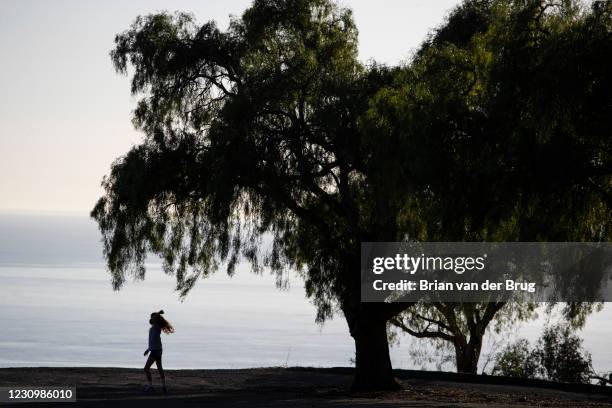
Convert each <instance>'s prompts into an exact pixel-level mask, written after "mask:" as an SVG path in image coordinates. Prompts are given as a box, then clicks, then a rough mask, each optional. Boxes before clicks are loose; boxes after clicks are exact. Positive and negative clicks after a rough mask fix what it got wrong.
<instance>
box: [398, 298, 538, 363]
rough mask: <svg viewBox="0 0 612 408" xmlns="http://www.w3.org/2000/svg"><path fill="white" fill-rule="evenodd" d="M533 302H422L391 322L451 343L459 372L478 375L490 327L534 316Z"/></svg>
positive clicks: (412, 332)
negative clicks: (479, 363) (485, 339)
mask: <svg viewBox="0 0 612 408" xmlns="http://www.w3.org/2000/svg"><path fill="white" fill-rule="evenodd" d="M535 307H536V306H535V304H534V303H519V302H512V303H505V302H490V303H446V302H436V303H419V304H418V305H417V306H416V307H413V308H410V309H408V310H406V311H405V312H403V313H401V314H400V315H398V316H396V317H394V318H393V319H392V320H391V324H392V325H394V326H396V327H398V328H400V329H401V330H402V331H404V332H405V333H407V334H409V335H411V336H414V337H416V338H420V339H429V340H432V341H434V342H438V343H439V342H442V343H447V344H448V345H450V346H451V347H452V348H453V350H454V354H455V367H456V368H457V371H458V372H460V373H472V374H476V372H477V369H478V361H479V359H480V353H481V351H482V346H483V340H484V336H485V334H486V332H487V330H494V331H496V332H497V333H499V332H501V331H504V330H506V329H508V328H509V327H511V326H512V325H513V324H514V323H515V322H516V321H519V320H526V319H529V318H532V317H534V316H535Z"/></svg>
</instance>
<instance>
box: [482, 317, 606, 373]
mask: <svg viewBox="0 0 612 408" xmlns="http://www.w3.org/2000/svg"><path fill="white" fill-rule="evenodd" d="M496 360H497V361H496V364H495V367H494V369H493V374H501V375H506V376H510V377H521V378H534V377H536V376H539V377H540V378H543V379H546V380H549V381H557V382H572V383H589V382H590V379H591V378H592V377H593V376H594V374H593V367H592V364H591V355H590V353H588V352H586V351H584V350H583V349H582V339H581V338H580V337H578V336H577V335H576V334H575V333H574V331H573V330H572V327H571V326H570V325H568V324H556V325H553V326H549V327H546V328H545V329H544V332H543V333H542V335H541V336H540V338H539V339H538V341H537V343H536V345H535V347H534V348H533V349H530V348H529V343H528V342H527V341H526V340H524V339H521V340H519V341H517V342H516V343H514V344H511V345H509V346H507V347H506V348H505V349H504V350H503V351H502V352H501V353H499V354H498V355H497V357H496ZM593 378H597V377H593Z"/></svg>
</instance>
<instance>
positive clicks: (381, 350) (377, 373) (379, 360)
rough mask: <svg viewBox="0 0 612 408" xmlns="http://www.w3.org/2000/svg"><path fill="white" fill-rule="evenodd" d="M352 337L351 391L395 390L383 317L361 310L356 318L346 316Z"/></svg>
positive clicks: (395, 383)
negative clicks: (352, 371) (353, 359)
mask: <svg viewBox="0 0 612 408" xmlns="http://www.w3.org/2000/svg"><path fill="white" fill-rule="evenodd" d="M345 316H346V317H347V322H348V324H349V329H350V332H351V336H352V337H353V339H354V340H355V379H354V381H353V385H352V387H351V389H352V390H354V391H364V390H368V391H372V390H381V391H385V390H398V389H400V388H401V386H400V384H399V383H398V382H397V381H396V380H395V378H394V377H393V371H392V368H391V358H390V357H389V343H388V341H387V321H386V320H385V318H384V317H381V316H378V315H376V314H372V313H367V312H366V311H365V310H363V309H362V310H360V313H358V314H357V315H350V314H347V313H346V312H345Z"/></svg>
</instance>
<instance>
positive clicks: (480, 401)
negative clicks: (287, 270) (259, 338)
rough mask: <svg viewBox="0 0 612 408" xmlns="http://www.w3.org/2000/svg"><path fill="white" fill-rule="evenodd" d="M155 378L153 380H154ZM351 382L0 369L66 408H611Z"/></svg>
mask: <svg viewBox="0 0 612 408" xmlns="http://www.w3.org/2000/svg"><path fill="white" fill-rule="evenodd" d="M153 374H154V381H155V380H156V378H155V374H156V373H155V372H154V373H153ZM351 377H352V374H351V369H343V368H338V369H314V368H286V369H285V368H260V369H248V370H168V371H167V379H168V385H169V393H168V394H167V395H163V394H161V393H160V392H159V390H158V391H157V392H156V393H154V394H144V393H143V392H142V384H143V379H144V375H143V373H142V371H141V370H137V369H124V368H5V369H0V386H3V387H6V386H25V385H36V386H38V385H76V387H77V403H76V404H75V403H66V404H64V405H66V406H70V407H106V406H108V407H113V408H123V407H137V406H146V407H165V406H172V407H220V408H225V407H227V408H233V407H245V406H248V407H290V408H305V407H337V408H339V407H364V408H365V407H478V408H484V407H486V408H494V407H517V406H520V407H610V408H612V393H600V392H599V391H598V389H597V388H595V387H594V388H592V390H593V391H589V389H587V390H586V392H585V390H583V389H581V391H582V392H575V390H573V391H574V392H569V391H563V390H559V389H551V388H545V387H542V386H524V385H516V384H514V385H504V384H501V383H499V382H500V381H499V379H493V378H486V377H476V376H472V377H461V376H456V375H452V374H444V373H424V372H408V371H398V372H397V377H398V379H399V380H400V381H401V382H402V384H403V386H404V388H405V389H404V390H403V391H399V392H393V393H368V394H355V393H350V392H349V391H348V385H349V384H350V381H351ZM483 382H494V383H493V384H492V383H489V384H486V383H483ZM495 383H497V384H495ZM571 388H572V387H567V389H570V390H571ZM587 388H588V387H587ZM58 405H60V404H55V403H53V404H49V403H46V404H27V405H24V404H19V405H18V406H21V407H24V406H28V407H34V406H41V407H49V406H58ZM16 406H17V405H16Z"/></svg>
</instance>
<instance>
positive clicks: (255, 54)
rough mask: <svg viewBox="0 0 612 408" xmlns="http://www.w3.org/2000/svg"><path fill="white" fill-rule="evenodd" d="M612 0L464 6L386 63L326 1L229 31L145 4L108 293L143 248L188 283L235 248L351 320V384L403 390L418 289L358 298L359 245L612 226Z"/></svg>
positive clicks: (128, 61) (107, 199)
mask: <svg viewBox="0 0 612 408" xmlns="http://www.w3.org/2000/svg"><path fill="white" fill-rule="evenodd" d="M610 9H611V8H610V5H609V4H608V3H600V2H596V3H594V4H593V6H592V8H591V10H590V11H585V10H582V9H580V8H579V7H578V6H577V5H576V4H575V3H573V2H569V1H567V2H563V3H559V4H557V3H553V2H551V1H544V0H542V1H535V0H530V1H513V2H504V1H493V0H491V1H487V0H479V1H474V0H472V1H467V2H466V3H464V4H463V5H461V6H460V7H459V8H457V9H456V10H455V11H453V12H452V13H451V15H450V16H449V18H448V20H447V21H446V23H445V24H444V25H442V26H441V27H440V28H439V29H437V30H436V31H434V32H433V33H432V35H431V36H430V38H428V39H427V40H426V41H425V42H424V44H423V46H422V47H421V48H420V50H419V51H418V52H417V53H416V55H415V57H414V59H413V60H412V61H411V62H410V63H408V64H407V65H405V66H401V67H391V68H390V67H385V66H379V65H376V64H372V65H364V64H362V63H361V62H360V61H359V60H358V59H357V45H358V43H357V28H356V27H355V24H354V22H353V19H352V15H351V11H350V10H348V9H346V8H342V7H340V6H338V5H337V4H336V3H334V2H332V1H331V0H255V1H254V3H253V5H252V6H251V7H250V8H249V9H247V10H246V11H245V12H244V14H243V15H242V16H241V17H239V18H234V19H233V20H232V21H231V24H230V25H229V27H228V29H227V30H224V31H222V30H220V29H219V28H218V27H217V26H216V24H215V23H214V22H208V23H205V24H201V25H199V24H198V23H196V21H195V18H194V17H193V16H191V15H189V14H184V13H177V14H168V13H158V14H153V15H149V16H145V17H138V18H137V19H136V21H135V22H134V24H133V25H132V26H131V28H130V29H128V30H127V31H125V32H123V33H121V34H119V35H118V36H117V37H116V39H115V44H116V46H115V48H114V50H113V51H112V52H111V57H112V60H113V63H114V65H115V68H116V69H117V71H119V72H121V73H124V74H129V75H130V76H131V78H132V81H131V83H132V93H133V94H135V95H138V96H139V101H138V104H137V107H136V109H135V111H134V124H135V126H136V127H137V128H138V129H140V130H141V131H142V132H143V134H144V140H143V142H142V143H141V144H140V145H137V146H135V147H134V148H132V149H131V150H130V151H129V152H128V153H127V154H126V155H125V156H123V157H121V158H119V159H118V160H117V161H116V162H115V163H114V164H113V166H112V169H111V172H110V175H109V176H107V177H106V178H105V180H104V181H103V186H104V188H105V194H104V196H103V197H102V198H101V199H100V200H99V201H98V203H97V204H96V206H95V208H94V209H93V211H92V216H93V217H94V218H95V219H96V220H97V222H98V224H99V226H100V229H101V232H102V235H103V242H104V253H105V256H106V258H107V261H108V267H109V269H110V271H111V273H112V279H113V284H114V286H115V288H120V287H121V285H122V284H123V283H124V282H125V280H126V278H127V277H128V276H129V275H133V276H135V277H137V278H144V276H145V268H144V261H145V258H146V255H147V253H154V254H157V255H159V256H160V257H161V258H162V259H163V262H164V269H165V270H166V271H167V272H168V273H174V274H176V278H177V288H178V289H179V290H180V291H181V293H182V294H186V293H187V292H188V291H189V289H190V288H191V287H193V285H194V284H195V282H196V281H197V280H198V278H199V277H202V276H207V275H208V274H210V273H212V272H214V271H215V270H217V269H218V268H219V267H220V266H221V265H226V267H227V272H228V273H230V274H231V273H233V270H234V267H235V265H236V264H237V262H238V261H240V260H241V259H242V258H244V259H246V260H248V261H249V262H250V263H251V265H252V267H253V269H254V270H255V271H260V270H262V268H263V267H269V268H271V269H272V270H273V271H275V272H276V273H277V276H279V279H282V278H283V276H284V275H283V274H284V273H286V272H287V271H288V270H289V269H296V270H298V271H301V273H302V276H303V277H304V280H305V284H306V291H307V295H308V296H309V297H310V298H311V299H312V300H313V302H314V303H315V305H316V307H317V310H318V314H317V316H318V319H319V320H324V319H325V318H327V317H329V316H331V315H332V314H333V313H334V312H335V311H337V310H341V311H342V313H343V314H344V316H345V317H346V319H347V323H348V327H349V331H350V334H351V335H352V336H353V338H354V339H355V345H356V379H355V386H356V387H360V388H390V387H393V386H395V382H394V380H393V378H392V374H391V363H390V359H389V354H388V343H387V336H386V323H387V321H388V320H389V319H391V318H392V317H394V316H396V315H397V314H398V313H399V312H401V311H402V310H405V309H406V308H407V307H409V305H408V304H393V303H390V304H389V303H381V304H366V303H361V299H360V266H359V260H360V256H359V255H360V244H361V242H367V241H401V240H406V239H408V240H430V241H431V240H434V241H435V240H447V241H450V240H457V241H464V240H467V241H469V240H540V239H541V240H546V239H548V240H604V239H606V238H607V237H609V233H610V224H609V215H610V205H611V201H610V197H611V193H610V188H611V183H610V170H611V166H610V150H611V146H610V143H611V142H610V138H609V129H610V126H609V124H610V123H609V120H610V119H609V118H610V115H609V107H610V100H609V95H608V92H607V90H608V89H609V88H610V83H609V78H608V76H607V73H608V72H610V66H609V65H610V61H609V58H610V57H609V56H610V55H612V54H611V53H610V51H611V50H610V27H611V23H610V20H611V19H610V14H611V13H610ZM398 46H401V44H398ZM267 234H269V235H270V236H271V237H272V244H271V249H270V250H269V251H264V250H262V245H261V243H262V239H264V237H265V236H267Z"/></svg>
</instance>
